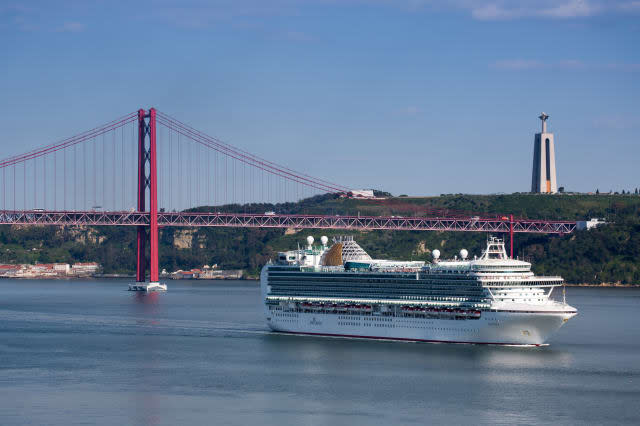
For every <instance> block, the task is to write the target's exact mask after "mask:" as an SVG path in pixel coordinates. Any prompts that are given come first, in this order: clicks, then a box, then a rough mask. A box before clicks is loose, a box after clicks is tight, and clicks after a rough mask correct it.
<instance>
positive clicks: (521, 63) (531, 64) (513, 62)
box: [490, 59, 545, 70]
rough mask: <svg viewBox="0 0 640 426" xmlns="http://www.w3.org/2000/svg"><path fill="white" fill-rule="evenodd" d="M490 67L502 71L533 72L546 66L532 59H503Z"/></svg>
mask: <svg viewBox="0 0 640 426" xmlns="http://www.w3.org/2000/svg"><path fill="white" fill-rule="evenodd" d="M490 67H491V68H496V69H501V70H531V69H539V68H544V67H545V64H544V63H542V62H540V61H536V60H531V59H503V60H500V61H496V62H494V63H492V64H490Z"/></svg>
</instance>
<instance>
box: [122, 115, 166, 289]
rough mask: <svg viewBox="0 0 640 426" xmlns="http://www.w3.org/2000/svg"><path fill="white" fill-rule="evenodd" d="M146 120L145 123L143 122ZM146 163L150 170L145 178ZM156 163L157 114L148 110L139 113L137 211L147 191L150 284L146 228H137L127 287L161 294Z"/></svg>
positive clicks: (142, 207) (143, 204) (162, 286)
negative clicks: (133, 280)
mask: <svg viewBox="0 0 640 426" xmlns="http://www.w3.org/2000/svg"><path fill="white" fill-rule="evenodd" d="M146 119H148V122H147V121H145V120H146ZM147 135H149V149H148V150H147V147H146V143H145V141H146V136H147ZM147 162H148V163H149V170H148V173H149V174H148V175H147ZM157 175H158V163H157V149H156V110H155V108H151V109H150V110H149V112H148V113H147V112H146V111H145V110H144V109H140V110H138V211H139V212H144V211H146V207H147V206H146V205H147V203H146V190H147V187H148V188H149V237H148V238H149V273H150V276H149V283H148V284H144V283H145V280H146V268H147V259H146V251H145V250H146V241H147V233H146V226H144V225H141V226H138V230H137V232H138V234H137V239H136V244H137V246H136V283H135V284H132V285H130V286H129V290H135V291H140V290H142V291H162V290H166V289H167V286H166V285H165V284H160V276H159V275H160V274H159V270H158V179H157Z"/></svg>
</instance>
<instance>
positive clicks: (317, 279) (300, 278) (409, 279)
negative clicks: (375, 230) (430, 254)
mask: <svg viewBox="0 0 640 426" xmlns="http://www.w3.org/2000/svg"><path fill="white" fill-rule="evenodd" d="M345 278H348V280H346V281H345ZM274 280H278V281H306V282H309V281H311V282H317V283H327V282H329V283H335V282H343V283H353V282H362V283H387V284H389V283H392V284H401V283H402V284H412V283H420V284H434V283H438V284H448V283H451V281H456V284H459V283H460V282H467V283H468V284H476V285H479V281H478V280H477V278H473V277H447V278H446V279H444V278H443V279H438V277H437V276H436V277H433V278H431V277H429V278H424V277H421V276H418V279H416V276H415V275H414V276H412V277H406V278H400V277H393V278H389V277H384V278H371V277H367V278H360V277H326V278H324V277H317V276H308V275H304V276H303V275H299V276H291V275H290V276H286V275H284V276H283V275H271V274H270V275H269V281H274Z"/></svg>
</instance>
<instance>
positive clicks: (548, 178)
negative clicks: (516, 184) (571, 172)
mask: <svg viewBox="0 0 640 426" xmlns="http://www.w3.org/2000/svg"><path fill="white" fill-rule="evenodd" d="M538 118H539V119H540V120H541V121H542V132H540V133H536V136H535V139H534V142H533V172H532V174H531V192H538V193H543V194H555V193H556V192H558V184H557V182H556V154H555V149H554V146H553V133H548V132H547V119H548V118H549V116H548V115H547V114H545V113H544V112H543V113H542V114H540V117H538Z"/></svg>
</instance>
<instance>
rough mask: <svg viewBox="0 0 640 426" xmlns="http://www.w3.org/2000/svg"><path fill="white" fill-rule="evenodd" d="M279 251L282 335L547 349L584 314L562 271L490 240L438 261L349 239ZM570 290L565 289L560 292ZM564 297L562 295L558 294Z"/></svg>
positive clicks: (274, 298)
mask: <svg viewBox="0 0 640 426" xmlns="http://www.w3.org/2000/svg"><path fill="white" fill-rule="evenodd" d="M328 242H329V241H328V238H327V237H325V236H323V237H322V238H321V244H320V245H315V246H314V244H313V243H314V238H313V237H308V238H307V245H306V246H305V247H303V248H298V249H297V250H292V251H287V252H281V253H278V257H277V259H275V260H274V261H272V262H270V263H268V264H267V265H265V266H264V267H263V269H262V272H261V275H260V286H261V297H262V301H263V302H264V315H265V319H266V322H267V324H268V326H269V328H270V329H271V330H273V331H276V332H282V333H295V334H306V335H318V336H333V337H353V338H369V339H389V340H401V341H421V342H440V343H471V344H494V345H526V346H540V345H544V344H545V342H546V341H547V339H548V338H549V336H550V335H551V334H552V333H553V332H555V331H556V330H558V329H559V328H560V327H561V326H562V325H563V324H564V323H565V322H567V321H568V320H569V319H570V318H572V317H573V316H575V315H576V314H577V310H576V309H575V308H574V307H572V306H570V305H568V304H567V303H566V301H565V298H564V287H563V286H564V282H563V279H562V278H561V277H552V276H535V275H534V273H533V272H532V271H531V264H530V263H529V262H525V261H523V260H518V259H512V258H510V257H509V256H508V255H507V253H506V251H505V246H504V241H503V240H501V239H498V238H495V237H489V238H488V239H487V245H486V249H485V250H484V251H483V252H482V253H481V255H480V256H479V257H478V256H474V257H473V259H471V258H469V254H468V252H467V250H465V249H462V250H460V252H459V254H458V255H456V256H455V257H454V258H453V259H450V260H443V259H440V252H439V250H433V251H432V252H431V254H432V256H433V260H432V262H430V263H427V262H422V261H420V262H418V261H393V260H376V259H372V258H371V257H370V256H369V255H368V254H367V253H366V252H365V250H363V249H362V247H360V245H358V243H357V242H356V241H355V240H354V239H353V237H351V236H343V237H336V238H334V239H333V243H332V244H331V246H330V247H329V246H328V245H327V243H328ZM557 287H562V289H561V293H560V292H559V291H556V293H555V294H554V295H553V297H552V294H553V292H554V290H555V289H556V288H557ZM559 293H560V294H559Z"/></svg>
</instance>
